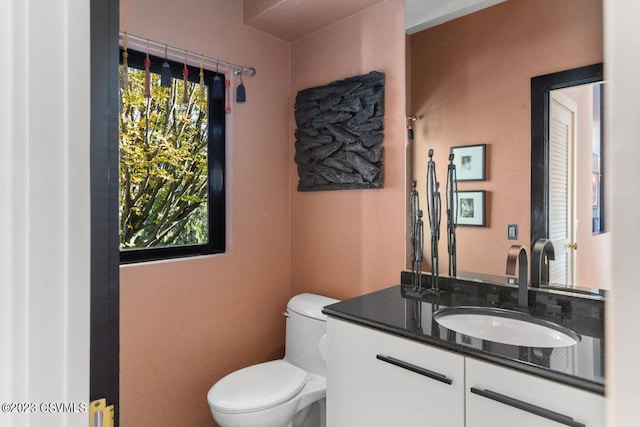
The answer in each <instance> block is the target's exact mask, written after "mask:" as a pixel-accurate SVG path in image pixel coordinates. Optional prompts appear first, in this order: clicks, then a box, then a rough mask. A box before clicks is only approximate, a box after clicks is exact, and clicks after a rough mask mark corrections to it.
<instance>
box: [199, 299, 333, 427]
mask: <svg viewBox="0 0 640 427" xmlns="http://www.w3.org/2000/svg"><path fill="white" fill-rule="evenodd" d="M336 302H338V300H335V299H333V298H327V297H323V296H320V295H313V294H300V295H296V296H295V297H293V298H291V300H290V301H289V304H287V312H286V316H287V328H286V331H287V337H286V346H285V356H284V359H283V360H274V361H271V362H265V363H260V364H258V365H253V366H249V367H247V368H243V369H240V370H238V371H236V372H232V373H231V374H229V375H227V376H226V377H224V378H222V379H221V380H220V381H218V382H217V383H215V384H214V385H213V387H211V389H210V390H209V393H208V394H207V400H208V401H209V407H210V408H211V413H212V414H213V418H214V419H215V420H216V422H217V423H218V424H219V425H220V427H325V425H326V422H325V395H326V389H327V387H326V360H325V356H326V338H327V337H326V329H327V328H326V321H327V318H326V316H325V315H324V314H322V308H323V307H324V306H326V305H329V304H333V303H336Z"/></svg>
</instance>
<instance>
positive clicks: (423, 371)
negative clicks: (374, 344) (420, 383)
mask: <svg viewBox="0 0 640 427" xmlns="http://www.w3.org/2000/svg"><path fill="white" fill-rule="evenodd" d="M376 359H378V360H382V361H383V362H387V363H390V364H392V365H395V366H398V367H400V368H403V369H406V370H408V371H411V372H415V373H416V374H420V375H424V376H425V377H429V378H431V379H434V380H436V381H440V382H443V383H445V384H449V385H451V383H452V382H453V381H452V380H451V379H450V378H447V377H446V376H444V375H442V374H439V373H437V372H433V371H430V370H428V369H424V368H421V367H420V366H416V365H413V364H411V363H407V362H403V361H402V360H398V359H396V358H393V357H389V356H382V355H380V354H378V355H376Z"/></svg>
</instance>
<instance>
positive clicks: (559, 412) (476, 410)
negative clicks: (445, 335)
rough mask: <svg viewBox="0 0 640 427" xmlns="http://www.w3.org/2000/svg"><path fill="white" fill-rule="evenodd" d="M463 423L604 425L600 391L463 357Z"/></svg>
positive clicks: (491, 426) (492, 426)
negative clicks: (464, 409) (571, 385)
mask: <svg viewBox="0 0 640 427" xmlns="http://www.w3.org/2000/svg"><path fill="white" fill-rule="evenodd" d="M465 363H466V380H465V382H466V387H465V397H466V420H467V421H466V427H513V426H518V427H547V426H548V427H551V426H563V425H567V426H576V427H578V426H586V427H603V426H604V425H605V416H604V414H605V408H604V406H605V402H604V397H603V396H600V395H598V394H595V393H590V392H587V391H583V390H580V389H576V388H574V387H570V386H568V385H564V384H560V383H557V382H555V381H549V380H546V379H543V378H540V377H536V376H534V375H530V374H527V373H523V372H518V371H515V370H512V369H509V368H503V367H500V366H497V365H494V364H491V363H486V362H482V361H480V360H477V359H472V358H469V357H467V358H466V362H465Z"/></svg>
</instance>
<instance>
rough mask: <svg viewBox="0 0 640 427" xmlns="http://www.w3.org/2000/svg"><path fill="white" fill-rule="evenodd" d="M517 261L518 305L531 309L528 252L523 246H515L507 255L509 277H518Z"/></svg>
mask: <svg viewBox="0 0 640 427" xmlns="http://www.w3.org/2000/svg"><path fill="white" fill-rule="evenodd" d="M516 261H517V262H518V305H519V306H520V307H524V308H528V307H529V286H528V283H527V282H528V280H527V274H528V268H527V251H526V249H525V248H524V247H523V246H520V245H513V246H511V247H510V248H509V253H508V254H507V275H509V276H515V275H516Z"/></svg>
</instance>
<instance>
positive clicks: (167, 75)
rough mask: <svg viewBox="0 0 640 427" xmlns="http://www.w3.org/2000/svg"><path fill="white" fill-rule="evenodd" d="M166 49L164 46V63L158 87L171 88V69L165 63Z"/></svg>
mask: <svg viewBox="0 0 640 427" xmlns="http://www.w3.org/2000/svg"><path fill="white" fill-rule="evenodd" d="M167 49H168V46H167V45H166V44H165V45H164V63H163V64H162V71H161V72H160V86H162V87H171V67H170V66H169V62H168V61H167Z"/></svg>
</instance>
